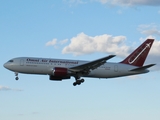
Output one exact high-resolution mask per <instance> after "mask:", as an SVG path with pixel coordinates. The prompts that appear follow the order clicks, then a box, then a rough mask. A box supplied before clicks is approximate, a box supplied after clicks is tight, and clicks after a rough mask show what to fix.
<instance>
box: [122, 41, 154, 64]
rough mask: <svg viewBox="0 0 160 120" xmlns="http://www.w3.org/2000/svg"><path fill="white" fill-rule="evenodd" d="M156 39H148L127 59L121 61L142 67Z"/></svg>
mask: <svg viewBox="0 0 160 120" xmlns="http://www.w3.org/2000/svg"><path fill="white" fill-rule="evenodd" d="M153 41H154V39H147V40H146V41H145V42H144V43H143V44H141V45H140V46H139V47H138V48H137V49H136V50H135V51H133V52H132V53H131V54H130V55H129V56H128V57H127V58H126V59H124V60H123V61H122V62H120V63H124V64H129V65H134V66H138V67H141V66H143V64H144V62H145V60H146V58H147V55H148V53H149V51H150V49H151V47H152V44H153Z"/></svg>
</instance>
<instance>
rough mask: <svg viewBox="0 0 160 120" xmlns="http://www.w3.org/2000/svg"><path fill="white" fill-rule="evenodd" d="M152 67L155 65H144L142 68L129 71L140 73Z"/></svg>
mask: <svg viewBox="0 0 160 120" xmlns="http://www.w3.org/2000/svg"><path fill="white" fill-rule="evenodd" d="M154 65H156V64H149V65H145V66H143V67H139V68H135V69H132V70H130V71H141V70H145V69H147V68H150V67H152V66H154Z"/></svg>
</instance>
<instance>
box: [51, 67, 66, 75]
mask: <svg viewBox="0 0 160 120" xmlns="http://www.w3.org/2000/svg"><path fill="white" fill-rule="evenodd" d="M67 74H68V69H67V68H60V67H55V68H54V69H53V73H52V75H53V76H55V77H65V76H67Z"/></svg>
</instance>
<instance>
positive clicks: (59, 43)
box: [45, 38, 68, 48]
mask: <svg viewBox="0 0 160 120" xmlns="http://www.w3.org/2000/svg"><path fill="white" fill-rule="evenodd" d="M67 42H68V39H64V40H57V39H56V38H54V39H53V40H51V41H48V42H47V43H46V44H45V46H54V48H58V47H57V45H64V44H66V43H67Z"/></svg>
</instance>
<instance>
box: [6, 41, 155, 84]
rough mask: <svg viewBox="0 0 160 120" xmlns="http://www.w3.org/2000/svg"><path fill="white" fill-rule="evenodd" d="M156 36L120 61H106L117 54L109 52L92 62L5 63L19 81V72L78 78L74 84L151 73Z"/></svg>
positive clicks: (20, 60) (41, 60)
mask: <svg viewBox="0 0 160 120" xmlns="http://www.w3.org/2000/svg"><path fill="white" fill-rule="evenodd" d="M153 42H154V39H147V40H146V41H145V42H144V43H142V44H141V45H140V46H139V47H138V48H137V49H136V50H134V51H133V52H132V53H131V54H130V55H129V56H128V57H126V58H125V59H124V60H123V61H121V62H118V63H113V62H106V61H107V60H109V59H111V58H113V57H115V55H109V56H106V57H103V58H100V59H97V60H93V61H81V60H68V59H51V58H34V57H18V58H13V59H11V60H9V61H8V62H6V63H5V64H4V65H3V66H4V67H5V68H6V69H8V70H10V71H13V72H14V73H15V76H16V78H15V79H16V80H18V79H19V78H18V73H24V74H40V75H49V79H50V80H53V81H62V80H64V79H70V78H71V77H74V78H75V82H74V83H73V86H76V85H80V84H81V83H83V82H84V79H83V78H82V79H81V77H92V78H115V77H122V76H129V75H136V74H143V73H148V72H149V70H148V68H150V67H152V66H154V65H155V64H149V65H145V66H143V64H144V62H145V60H146V58H147V56H148V53H149V51H150V49H151V47H152V44H153Z"/></svg>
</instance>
